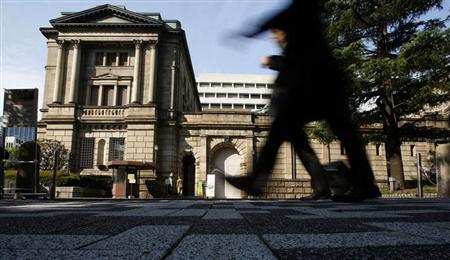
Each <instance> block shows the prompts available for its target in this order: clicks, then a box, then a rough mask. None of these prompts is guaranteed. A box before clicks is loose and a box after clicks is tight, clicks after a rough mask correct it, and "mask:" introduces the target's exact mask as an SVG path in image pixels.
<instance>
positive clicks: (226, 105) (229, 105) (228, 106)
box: [222, 104, 231, 109]
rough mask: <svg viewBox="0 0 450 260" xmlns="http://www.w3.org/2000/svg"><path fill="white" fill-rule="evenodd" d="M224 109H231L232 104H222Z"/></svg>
mask: <svg viewBox="0 0 450 260" xmlns="http://www.w3.org/2000/svg"><path fill="white" fill-rule="evenodd" d="M222 108H224V109H231V104H222Z"/></svg>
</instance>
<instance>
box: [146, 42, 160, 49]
mask: <svg viewBox="0 0 450 260" xmlns="http://www.w3.org/2000/svg"><path fill="white" fill-rule="evenodd" d="M148 43H150V45H149V48H150V49H155V48H156V47H157V46H158V43H159V42H158V41H157V40H152V41H149V42H148Z"/></svg>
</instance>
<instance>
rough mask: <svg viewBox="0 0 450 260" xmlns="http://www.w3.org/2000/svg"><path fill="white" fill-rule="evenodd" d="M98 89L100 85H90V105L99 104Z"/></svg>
mask: <svg viewBox="0 0 450 260" xmlns="http://www.w3.org/2000/svg"><path fill="white" fill-rule="evenodd" d="M98 89H99V86H95V85H94V86H91V87H90V91H91V93H90V100H89V103H88V105H90V106H98Z"/></svg>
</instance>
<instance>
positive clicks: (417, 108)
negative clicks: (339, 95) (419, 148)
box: [324, 0, 450, 189]
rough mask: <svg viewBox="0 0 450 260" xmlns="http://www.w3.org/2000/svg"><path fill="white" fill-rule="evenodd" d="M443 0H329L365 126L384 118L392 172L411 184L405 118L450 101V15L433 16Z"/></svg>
mask: <svg viewBox="0 0 450 260" xmlns="http://www.w3.org/2000/svg"><path fill="white" fill-rule="evenodd" d="M441 4H442V0H414V1H406V0H347V1H344V0H328V1H326V5H325V7H326V15H325V17H324V18H325V19H326V20H327V22H328V23H327V24H328V27H327V37H328V38H329V40H330V44H331V46H332V49H333V51H334V53H335V55H336V57H337V58H338V60H339V61H340V62H341V64H342V65H343V68H344V70H345V71H346V72H347V73H348V75H349V78H350V79H351V84H350V87H349V94H350V96H351V98H350V100H351V104H352V108H353V109H354V111H355V112H357V113H356V116H355V118H356V119H357V120H356V121H357V122H358V123H359V124H361V125H362V124H366V125H367V124H374V123H378V124H380V125H381V124H382V126H383V128H382V131H383V133H382V137H383V139H384V140H383V141H384V142H385V144H386V160H387V165H388V169H387V170H388V175H389V176H392V177H395V178H396V180H397V183H398V184H399V186H398V188H400V189H401V188H404V173H403V163H402V155H401V149H400V148H401V143H402V134H403V132H402V131H403V120H404V119H405V118H406V117H408V116H411V115H419V114H422V115H423V113H424V111H426V109H427V108H430V107H435V106H437V105H439V104H442V103H443V102H448V101H449V100H450V95H449V89H450V87H449V86H450V30H449V29H448V28H447V27H446V24H445V22H446V21H448V18H447V19H437V18H434V19H426V18H425V17H426V16H425V15H426V14H427V13H429V12H430V11H431V10H433V9H437V8H442V6H441Z"/></svg>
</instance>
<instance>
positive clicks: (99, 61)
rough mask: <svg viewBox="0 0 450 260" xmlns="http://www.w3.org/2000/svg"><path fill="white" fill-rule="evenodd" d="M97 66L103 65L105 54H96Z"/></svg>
mask: <svg viewBox="0 0 450 260" xmlns="http://www.w3.org/2000/svg"><path fill="white" fill-rule="evenodd" d="M95 65H97V66H101V65H103V52H96V53H95Z"/></svg>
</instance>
